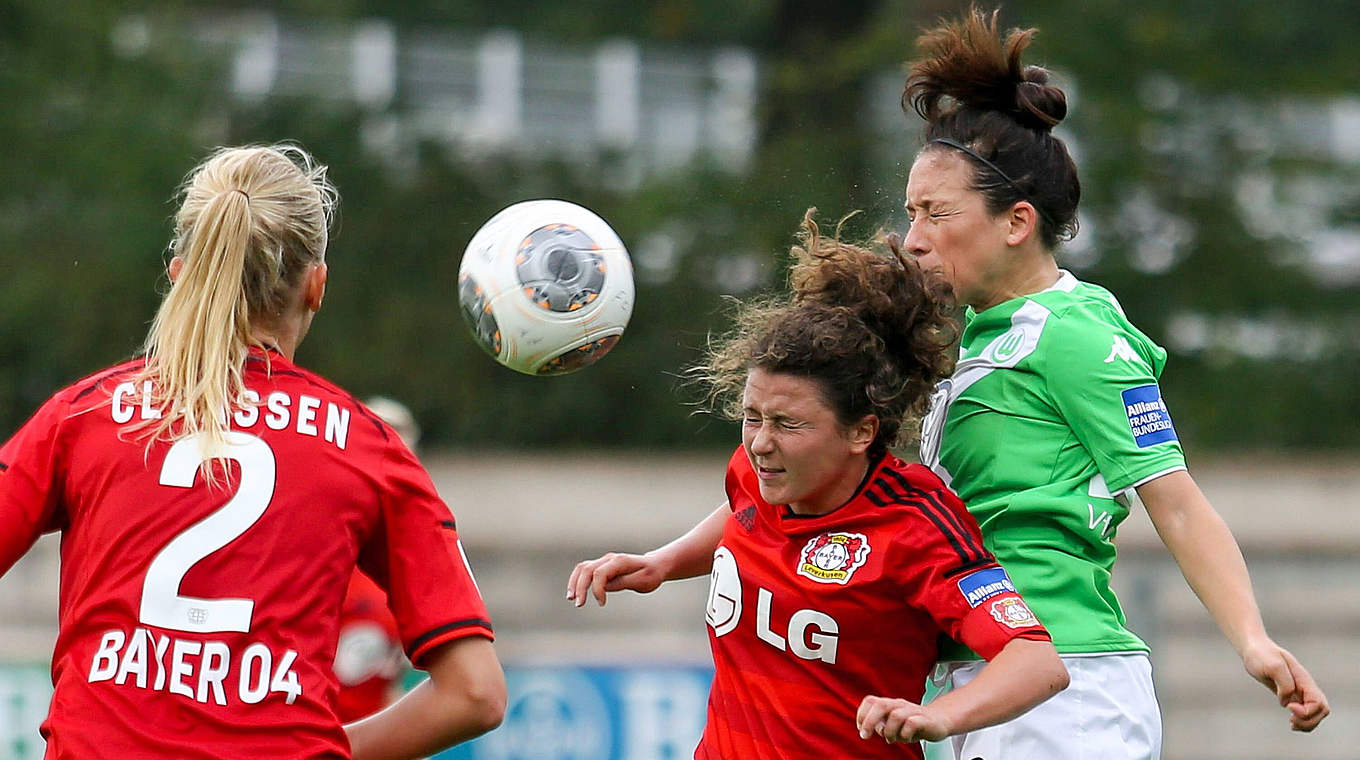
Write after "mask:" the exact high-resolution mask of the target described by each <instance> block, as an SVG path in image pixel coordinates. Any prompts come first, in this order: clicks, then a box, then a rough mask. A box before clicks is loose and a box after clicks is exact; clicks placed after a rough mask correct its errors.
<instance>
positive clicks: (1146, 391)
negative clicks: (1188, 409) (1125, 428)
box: [1120, 383, 1176, 449]
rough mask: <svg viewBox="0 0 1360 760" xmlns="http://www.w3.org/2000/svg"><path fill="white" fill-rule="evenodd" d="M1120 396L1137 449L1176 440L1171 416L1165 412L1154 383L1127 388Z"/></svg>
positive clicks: (1159, 390) (1164, 405)
mask: <svg viewBox="0 0 1360 760" xmlns="http://www.w3.org/2000/svg"><path fill="white" fill-rule="evenodd" d="M1120 396H1121V397H1123V400H1124V412H1125V413H1126V414H1127V415H1128V417H1129V429H1130V430H1131V431H1132V432H1133V442H1134V443H1136V444H1138V448H1140V449H1145V448H1147V447H1148V446H1155V445H1157V444H1159V443H1166V442H1167V441H1174V440H1176V428H1175V427H1174V426H1173V425H1172V424H1171V414H1170V412H1168V411H1167V410H1166V402H1164V401H1162V391H1161V389H1160V388H1158V387H1157V384H1156V383H1153V384H1151V385H1140V386H1138V387H1137V388H1129V389H1128V390H1126V391H1124V392H1123V393H1121V394H1120Z"/></svg>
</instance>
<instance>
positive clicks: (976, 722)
mask: <svg viewBox="0 0 1360 760" xmlns="http://www.w3.org/2000/svg"><path fill="white" fill-rule="evenodd" d="M1067 683H1068V675H1067V668H1066V667H1064V666H1063V664H1062V660H1061V659H1060V658H1059V657H1058V651H1057V650H1056V649H1054V648H1053V644H1052V643H1050V642H1047V641H1033V640H1030V639H1011V641H1010V643H1008V644H1006V646H1005V647H1004V648H1002V650H1001V651H1000V652H999V653H997V655H996V657H994V658H992V661H991V662H989V663H987V665H986V666H985V667H984V668H982V670H980V671H978V674H977V677H976V678H974V679H973V680H972V681H969V682H968V683H967V684H965V685H964V686H961V687H959V688H958V689H955V690H953V691H949V692H946V693H945V694H942V695H940V697H939V698H937V699H936V700H935V701H933V702H931V703H930V704H928V705H918V704H916V703H914V702H909V701H907V700H905V699H891V698H888V697H875V696H868V697H865V698H864V701H863V702H861V703H860V707H859V713H858V715H857V716H856V719H855V722H856V724H857V725H858V726H859V735H860V737H861V738H864V739H868V738H869V737H871V736H873V735H874V734H878V735H879V736H881V737H883V740H884V741H887V742H914V741H923V740H924V741H939V740H940V739H944V738H945V737H949V736H954V735H955V734H962V733H967V732H969V731H976V730H977V729H979V728H986V727H987V726H994V725H996V724H997V723H1004V722H1005V721H1008V720H1011V719H1012V718H1015V717H1018V716H1020V715H1022V714H1023V713H1025V712H1026V711H1028V710H1029V709H1031V708H1033V707H1034V706H1035V705H1037V704H1039V703H1040V702H1043V701H1044V700H1045V699H1048V698H1049V697H1051V696H1053V695H1054V694H1057V693H1058V692H1060V691H1062V690H1063V689H1065V688H1067Z"/></svg>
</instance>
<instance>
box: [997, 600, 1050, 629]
mask: <svg viewBox="0 0 1360 760" xmlns="http://www.w3.org/2000/svg"><path fill="white" fill-rule="evenodd" d="M991 612H992V618H993V619H995V620H996V622H998V623H1001V624H1002V625H1004V626H1006V627H1008V628H1029V627H1031V626H1035V625H1038V624H1039V619H1038V618H1036V617H1034V613H1033V612H1030V611H1029V607H1027V606H1025V602H1024V600H1022V599H1021V598H1020V597H1018V596H1008V597H1006V598H1005V599H998V600H996V601H995V602H992V610H991Z"/></svg>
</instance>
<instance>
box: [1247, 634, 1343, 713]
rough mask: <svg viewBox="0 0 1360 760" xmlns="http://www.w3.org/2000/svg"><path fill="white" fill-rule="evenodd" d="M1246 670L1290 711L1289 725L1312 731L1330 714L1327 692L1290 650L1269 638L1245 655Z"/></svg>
mask: <svg viewBox="0 0 1360 760" xmlns="http://www.w3.org/2000/svg"><path fill="white" fill-rule="evenodd" d="M1242 665H1243V667H1245V668H1246V669H1247V673H1249V674H1250V675H1251V677H1252V678H1255V679H1256V680H1257V681H1260V682H1261V683H1262V684H1263V685H1264V686H1265V687H1266V688H1267V689H1270V690H1271V691H1273V692H1275V697H1276V699H1278V700H1279V701H1280V706H1281V707H1283V708H1285V709H1286V710H1288V711H1289V727H1290V728H1292V729H1293V730H1295V731H1312V730H1313V729H1315V728H1317V727H1318V724H1319V723H1321V722H1322V719H1323V718H1325V717H1327V716H1328V715H1329V714H1331V707H1329V706H1328V704H1327V695H1326V694H1323V693H1322V689H1321V688H1319V687H1318V685H1317V682H1316V681H1314V680H1313V676H1312V674H1310V673H1309V672H1308V669H1307V668H1305V667H1303V665H1302V664H1301V663H1300V662H1299V661H1298V659H1297V658H1295V657H1294V655H1293V654H1290V652H1289V650H1287V649H1285V648H1284V647H1282V646H1280V645H1279V644H1276V643H1275V642H1273V641H1270V640H1269V639H1267V640H1266V641H1265V642H1264V643H1262V644H1260V645H1259V646H1255V647H1252V648H1249V649H1247V650H1246V651H1245V652H1244V653H1243V654H1242Z"/></svg>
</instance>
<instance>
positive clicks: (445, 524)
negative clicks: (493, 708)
mask: <svg viewBox="0 0 1360 760" xmlns="http://www.w3.org/2000/svg"><path fill="white" fill-rule="evenodd" d="M439 527H441V528H448V529H449V530H458V524H457V523H455V522H454V521H453V520H440V521H439Z"/></svg>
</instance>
